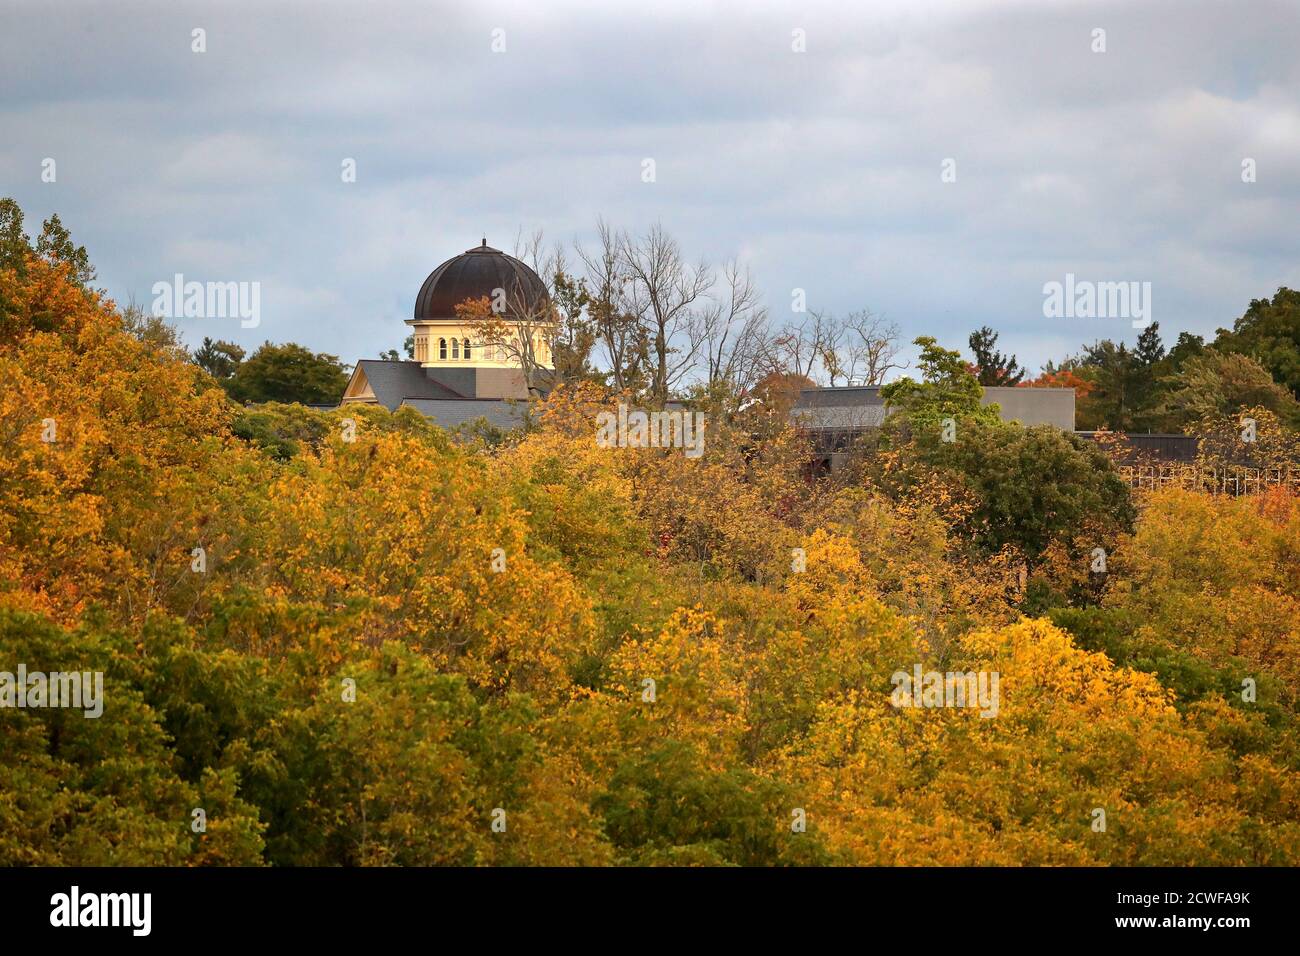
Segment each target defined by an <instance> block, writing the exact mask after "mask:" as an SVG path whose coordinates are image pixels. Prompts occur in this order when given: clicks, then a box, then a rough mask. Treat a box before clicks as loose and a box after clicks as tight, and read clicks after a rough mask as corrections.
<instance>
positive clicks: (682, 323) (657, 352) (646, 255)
mask: <svg viewBox="0 0 1300 956" xmlns="http://www.w3.org/2000/svg"><path fill="white" fill-rule="evenodd" d="M620 240H621V241H620V243H619V251H620V253H621V256H620V258H621V259H622V267H623V269H625V270H626V275H627V277H628V278H629V279H630V280H631V282H630V284H629V294H630V296H631V301H632V303H633V312H634V314H637V315H640V316H642V317H643V320H642V321H643V323H644V325H645V327H646V331H647V333H648V337H649V340H650V342H649V345H650V369H649V371H650V396H651V398H652V399H653V400H654V401H655V402H656V403H660V404H662V403H663V402H665V401H667V399H668V393H669V390H670V389H671V388H672V387H673V385H675V384H676V383H677V382H678V381H680V379H681V378H682V376H683V375H685V374H686V373H687V372H688V371H689V370H690V369H691V368H692V367H693V365H694V364H695V361H696V358H697V353H698V352H699V350H700V347H701V345H702V344H703V342H704V338H705V334H704V321H703V316H702V313H701V311H700V306H701V305H702V304H703V303H702V302H701V300H702V299H704V298H705V297H706V296H707V295H708V293H709V290H710V289H711V288H712V287H713V284H714V277H713V273H712V271H711V270H710V269H709V267H708V265H707V264H706V263H704V262H703V261H701V262H699V263H696V264H694V265H691V264H688V263H687V262H686V260H685V259H684V258H683V256H682V252H681V248H680V247H679V246H678V245H677V241H676V240H675V239H673V238H672V237H671V236H669V235H668V234H667V233H666V232H664V229H663V226H661V225H660V224H658V223H656V224H655V225H653V226H651V227H650V230H649V231H648V232H647V233H646V234H645V236H644V237H642V238H641V239H633V238H631V237H630V236H628V235H626V234H623V235H622V236H621V237H620Z"/></svg>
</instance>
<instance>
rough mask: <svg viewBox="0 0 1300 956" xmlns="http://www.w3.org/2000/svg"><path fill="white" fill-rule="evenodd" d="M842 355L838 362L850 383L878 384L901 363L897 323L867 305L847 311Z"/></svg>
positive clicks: (900, 366) (899, 366)
mask: <svg viewBox="0 0 1300 956" xmlns="http://www.w3.org/2000/svg"><path fill="white" fill-rule="evenodd" d="M844 328H845V333H844V339H845V341H844V358H843V360H842V361H841V362H840V365H841V367H842V368H843V369H844V370H845V376H846V379H847V384H849V385H858V384H860V385H880V384H882V383H883V382H884V381H885V376H886V375H888V374H889V373H890V372H891V371H892V370H893V369H896V368H903V367H904V366H903V365H901V364H899V363H897V362H895V361H894V359H895V358H897V357H898V326H897V325H896V324H895V323H893V322H885V320H884V319H883V318H881V317H880V316H877V315H874V314H872V313H871V312H870V311H868V310H867V309H861V310H859V311H857V312H850V313H849V314H848V317H847V318H846V319H845V321H844Z"/></svg>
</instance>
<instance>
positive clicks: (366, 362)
mask: <svg viewBox="0 0 1300 956" xmlns="http://www.w3.org/2000/svg"><path fill="white" fill-rule="evenodd" d="M352 374H353V376H354V377H355V376H356V375H357V374H361V375H364V376H365V378H366V382H367V383H368V384H369V385H370V390H371V391H372V392H374V395H375V401H377V402H378V403H379V404H380V405H383V406H384V407H385V408H387V409H388V410H389V411H390V412H391V411H395V410H396V409H397V408H398V406H400V405H401V404H402V402H403V401H404V400H406V399H408V398H411V399H443V400H452V399H464V398H465V396H464V395H462V394H461V393H460V392H457V391H455V390H454V389H451V388H448V387H447V386H446V385H443V384H442V383H441V382H438V381H435V380H434V379H432V378H430V377H429V375H428V374H427V372H426V371H425V369H424V368H422V367H421V365H420V363H419V362H389V361H386V360H384V359H362V360H361V361H359V362H357V367H356V371H354V372H353V373H352Z"/></svg>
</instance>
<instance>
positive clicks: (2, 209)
mask: <svg viewBox="0 0 1300 956" xmlns="http://www.w3.org/2000/svg"><path fill="white" fill-rule="evenodd" d="M31 253H32V245H31V240H30V239H29V238H28V236H27V233H25V232H23V210H22V207H20V206H19V205H18V203H17V202H15V201H14V200H13V199H10V198H8V197H5V198H4V199H0V269H12V270H13V271H14V272H16V273H18V274H20V275H21V274H23V273H24V272H26V270H27V257H28V256H29V255H31Z"/></svg>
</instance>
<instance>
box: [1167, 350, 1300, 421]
mask: <svg viewBox="0 0 1300 956" xmlns="http://www.w3.org/2000/svg"><path fill="white" fill-rule="evenodd" d="M1162 384H1163V386H1164V388H1165V395H1164V399H1163V400H1162V402H1161V405H1160V407H1159V409H1158V412H1159V414H1160V415H1161V416H1162V420H1163V424H1164V426H1165V427H1167V428H1169V429H1171V430H1174V431H1184V430H1186V429H1187V428H1188V427H1190V426H1191V425H1193V424H1195V423H1197V422H1200V421H1203V420H1204V419H1207V418H1212V417H1229V416H1234V415H1238V414H1240V413H1241V411H1242V410H1243V409H1246V408H1251V407H1256V406H1259V407H1263V408H1267V409H1268V410H1269V411H1271V412H1274V413H1275V414H1277V415H1278V416H1279V417H1281V418H1282V419H1283V420H1284V421H1286V422H1288V423H1290V424H1291V425H1292V427H1300V403H1297V402H1296V400H1295V398H1294V397H1293V396H1292V395H1291V392H1290V391H1288V390H1287V389H1286V388H1284V387H1283V386H1281V385H1279V384H1278V383H1277V382H1275V381H1273V376H1272V375H1270V374H1269V372H1268V369H1266V368H1264V366H1262V365H1260V364H1259V363H1258V362H1257V361H1255V360H1254V359H1252V358H1250V357H1249V356H1247V355H1241V354H1238V353H1232V352H1229V353H1224V352H1220V351H1218V349H1207V350H1206V351H1204V352H1203V353H1201V354H1200V355H1196V356H1194V357H1192V358H1189V359H1187V360H1186V361H1184V362H1183V363H1182V367H1181V368H1180V369H1179V371H1178V373H1177V374H1176V375H1169V376H1167V377H1166V378H1164V379H1163V380H1162Z"/></svg>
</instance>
